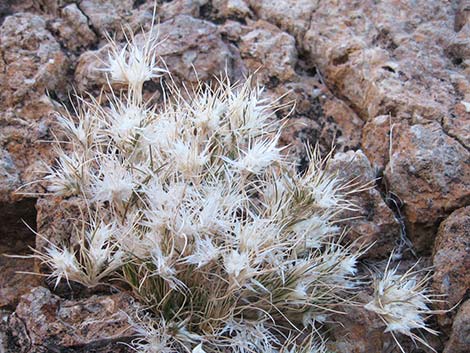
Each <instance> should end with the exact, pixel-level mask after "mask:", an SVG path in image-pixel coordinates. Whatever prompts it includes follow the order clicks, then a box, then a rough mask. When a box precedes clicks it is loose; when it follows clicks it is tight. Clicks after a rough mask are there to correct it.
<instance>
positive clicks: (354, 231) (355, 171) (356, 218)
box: [330, 150, 401, 258]
mask: <svg viewBox="0 0 470 353" xmlns="http://www.w3.org/2000/svg"><path fill="white" fill-rule="evenodd" d="M330 168H331V170H332V171H334V172H336V174H337V175H338V176H339V177H340V178H342V179H343V180H348V179H349V178H350V176H351V175H355V176H356V180H355V182H356V183H358V184H359V186H362V187H364V188H365V190H364V191H362V192H360V193H357V194H356V195H353V196H352V197H351V201H352V202H353V203H354V204H355V205H356V206H357V207H358V208H359V212H357V211H354V212H347V213H346V214H343V215H341V217H344V218H353V219H352V220H350V221H347V226H348V228H350V229H351V230H350V232H348V234H347V237H348V238H349V239H350V240H351V241H358V243H359V244H362V245H364V246H368V245H372V244H373V246H372V248H371V249H370V250H369V251H368V255H367V256H368V257H371V258H372V257H375V258H386V257H387V256H388V255H389V254H390V252H391V251H392V250H393V249H394V248H396V247H398V246H399V244H400V240H401V239H400V236H401V234H400V224H399V222H398V221H397V219H396V218H395V215H394V214H393V212H392V211H391V210H390V208H389V207H388V206H387V205H386V204H385V202H384V200H383V199H382V197H381V195H380V192H379V191H378V190H377V189H376V188H374V186H375V179H376V175H375V174H374V170H373V169H372V166H371V164H370V162H369V161H368V159H367V157H366V156H365V155H364V153H363V152H362V151H361V150H358V151H356V152H353V151H348V152H346V153H338V154H336V156H335V157H334V159H333V160H332V162H331V166H330Z"/></svg>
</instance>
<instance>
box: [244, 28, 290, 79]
mask: <svg viewBox="0 0 470 353" xmlns="http://www.w3.org/2000/svg"><path fill="white" fill-rule="evenodd" d="M249 28H250V31H248V32H247V33H245V34H243V35H242V36H241V37H240V45H239V49H240V55H241V57H242V59H243V61H244V63H245V65H246V66H247V67H248V69H249V71H250V72H251V73H253V72H256V78H257V80H259V81H260V83H261V84H266V83H268V82H270V81H272V80H275V81H277V82H285V81H291V80H292V79H293V78H295V76H296V73H295V70H294V69H295V65H296V63H297V49H296V48H295V39H294V38H293V37H292V36H291V35H289V34H287V33H286V32H282V31H280V30H279V29H278V28H277V27H276V26H274V25H272V24H270V23H269V22H266V21H257V22H255V23H254V24H253V25H251V26H250V27H249Z"/></svg>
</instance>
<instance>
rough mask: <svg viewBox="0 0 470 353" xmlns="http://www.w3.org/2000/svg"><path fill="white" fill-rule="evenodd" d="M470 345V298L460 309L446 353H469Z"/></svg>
mask: <svg viewBox="0 0 470 353" xmlns="http://www.w3.org/2000/svg"><path fill="white" fill-rule="evenodd" d="M468 347H470V300H467V301H466V302H465V303H464V304H463V305H462V306H461V307H460V309H459V312H458V313H457V316H456V317H455V320H454V324H453V325H452V334H451V336H450V339H449V342H448V343H447V345H446V348H445V350H444V353H467V352H468Z"/></svg>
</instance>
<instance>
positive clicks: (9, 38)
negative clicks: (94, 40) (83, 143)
mask: <svg viewBox="0 0 470 353" xmlns="http://www.w3.org/2000/svg"><path fill="white" fill-rule="evenodd" d="M67 67H68V59H67V58H66V56H65V55H64V53H63V52H62V50H61V48H60V44H59V43H58V42H57V41H56V40H55V38H54V37H53V36H52V34H51V33H50V32H49V31H48V30H47V29H46V20H45V18H43V17H41V16H36V15H33V14H30V13H17V14H14V15H12V16H9V17H7V18H6V19H5V21H4V22H3V24H2V25H1V27H0V149H1V150H2V153H1V157H2V162H1V163H0V165H3V166H6V171H5V172H2V174H3V175H5V173H6V174H7V176H6V179H7V180H6V181H7V183H8V184H4V187H5V185H8V190H6V193H5V194H2V195H1V196H0V200H1V199H15V198H16V199H17V198H19V197H22V196H21V195H18V194H16V195H15V194H14V191H15V190H16V189H17V188H18V187H20V186H21V185H22V184H27V183H30V182H33V181H35V180H37V179H38V171H39V170H41V169H42V165H41V163H42V162H41V159H42V160H44V161H45V162H46V163H47V162H48V161H51V153H50V144H47V143H44V142H43V141H44V140H51V139H52V135H51V134H50V126H51V125H52V124H53V120H54V118H53V111H54V105H53V104H52V102H51V100H50V99H48V98H47V96H46V91H49V92H50V93H54V94H56V92H59V93H57V95H58V96H62V95H64V96H66V89H65V87H66V84H67V82H66V79H64V78H65V77H66V71H67ZM60 92H62V93H60ZM12 168H14V169H12ZM15 175H16V177H15ZM40 190H41V189H40V187H39V185H38V184H36V183H31V184H28V185H27V187H25V188H23V189H22V190H21V191H23V192H31V191H40Z"/></svg>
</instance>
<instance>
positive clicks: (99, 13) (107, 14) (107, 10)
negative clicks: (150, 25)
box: [79, 0, 133, 37]
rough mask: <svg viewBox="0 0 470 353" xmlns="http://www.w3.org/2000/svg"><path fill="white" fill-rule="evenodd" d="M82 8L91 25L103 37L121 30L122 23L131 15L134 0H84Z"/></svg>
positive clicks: (80, 4)
mask: <svg viewBox="0 0 470 353" xmlns="http://www.w3.org/2000/svg"><path fill="white" fill-rule="evenodd" d="M79 8H80V10H81V11H82V12H83V13H84V14H85V16H86V17H87V18H88V19H89V21H90V24H91V26H92V27H93V28H94V29H95V30H96V31H97V32H98V33H99V34H100V35H101V36H102V37H103V36H104V35H105V34H106V33H109V32H120V31H121V29H122V24H123V23H124V22H125V21H126V19H127V18H128V17H129V16H130V15H131V13H132V9H133V1H132V0H83V1H80V3H79Z"/></svg>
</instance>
